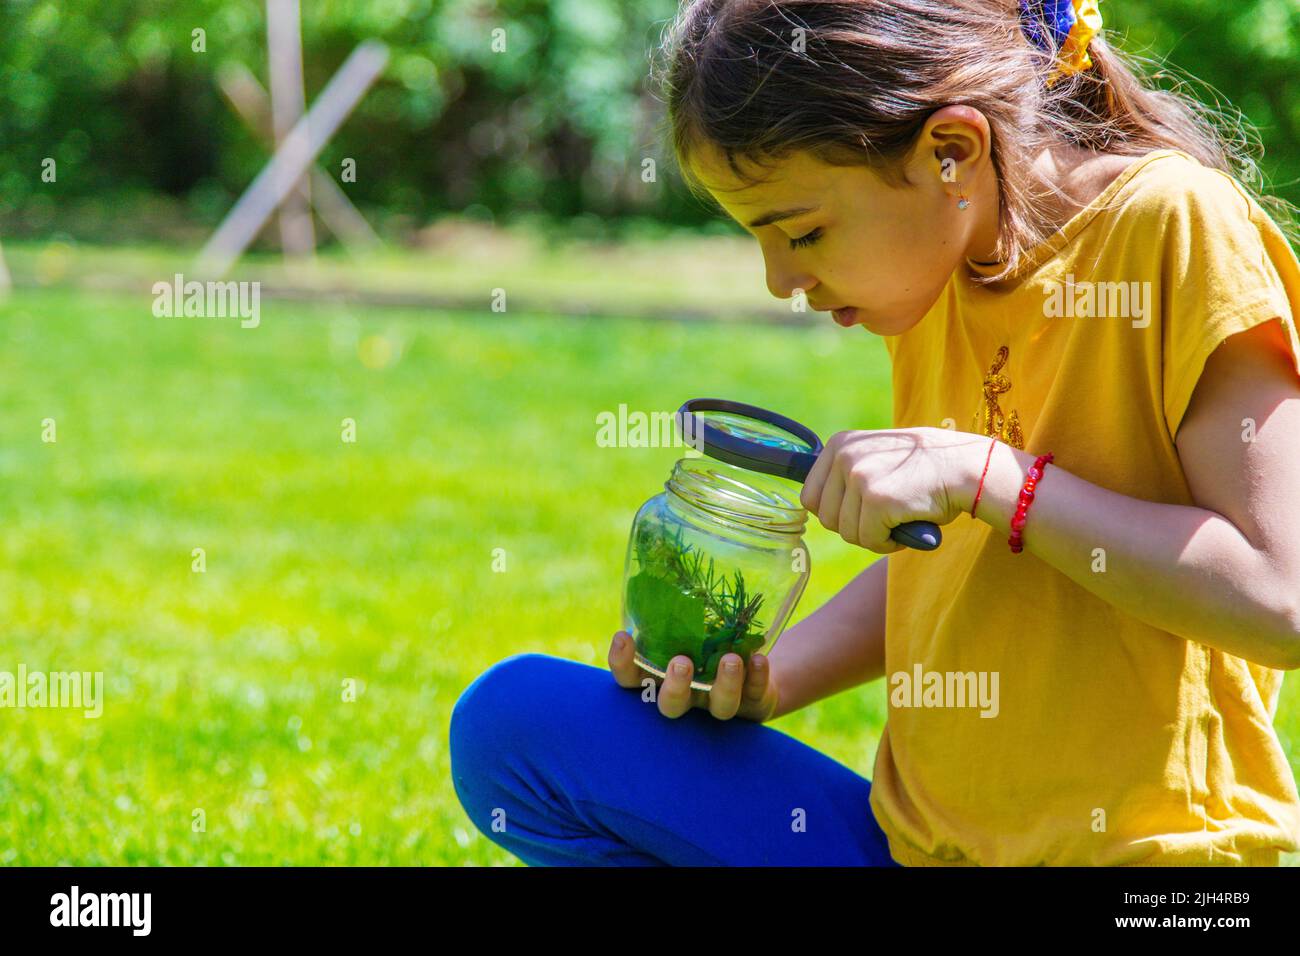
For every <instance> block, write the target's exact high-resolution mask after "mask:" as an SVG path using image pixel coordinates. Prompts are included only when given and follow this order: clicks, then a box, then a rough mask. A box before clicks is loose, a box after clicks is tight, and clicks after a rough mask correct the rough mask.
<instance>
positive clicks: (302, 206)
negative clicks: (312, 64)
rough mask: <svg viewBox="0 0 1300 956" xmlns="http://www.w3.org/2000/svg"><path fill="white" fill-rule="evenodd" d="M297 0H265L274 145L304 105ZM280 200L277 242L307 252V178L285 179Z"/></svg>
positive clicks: (295, 252)
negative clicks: (284, 192) (290, 181)
mask: <svg viewBox="0 0 1300 956" xmlns="http://www.w3.org/2000/svg"><path fill="white" fill-rule="evenodd" d="M300 21H301V15H300V12H299V9H298V0H266V48H267V59H268V62H269V64H270V77H271V122H272V127H273V129H274V131H275V147H276V149H279V148H280V147H281V146H283V145H284V140H285V137H287V136H288V135H289V132H290V130H292V129H293V126H294V124H295V123H297V122H298V120H299V119H301V118H302V114H303V110H305V109H306V107H307V95H306V92H305V91H304V89H303V80H302V27H301V22H300ZM286 185H287V186H290V187H292V188H290V189H289V192H288V194H287V195H286V196H285V198H284V202H282V203H281V204H280V244H281V246H282V248H283V249H284V251H285V253H286V254H287V255H290V256H310V255H311V254H312V252H313V250H314V249H315V246H316V236H315V233H314V232H313V229H312V223H311V194H310V192H309V191H308V186H307V180H306V179H299V180H297V181H296V182H294V183H288V184H286Z"/></svg>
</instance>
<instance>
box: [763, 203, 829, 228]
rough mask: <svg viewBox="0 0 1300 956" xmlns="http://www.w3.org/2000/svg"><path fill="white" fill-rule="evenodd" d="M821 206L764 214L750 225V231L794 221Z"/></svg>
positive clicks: (801, 207)
mask: <svg viewBox="0 0 1300 956" xmlns="http://www.w3.org/2000/svg"><path fill="white" fill-rule="evenodd" d="M820 208H821V206H800V207H798V208H797V209H782V210H780V211H773V212H768V213H764V214H763V215H761V216H759V217H758V218H757V219H755V220H754V221H753V222H751V223H750V224H749V228H750V229H757V228H758V227H759V226H770V225H771V224H772V223H774V222H780V221H781V220H782V219H793V218H794V217H795V216H802V215H803V214H804V213H806V212H816V211H817V210H818V209H820Z"/></svg>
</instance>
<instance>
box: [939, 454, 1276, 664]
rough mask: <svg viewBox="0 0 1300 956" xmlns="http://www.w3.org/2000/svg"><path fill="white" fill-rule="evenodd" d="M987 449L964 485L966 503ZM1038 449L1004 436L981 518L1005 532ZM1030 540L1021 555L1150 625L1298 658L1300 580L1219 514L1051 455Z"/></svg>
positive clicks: (1030, 520)
mask: <svg viewBox="0 0 1300 956" xmlns="http://www.w3.org/2000/svg"><path fill="white" fill-rule="evenodd" d="M987 451H988V446H987V444H983V445H981V447H980V451H979V454H978V456H977V457H978V459H979V461H978V463H977V464H975V465H974V473H973V474H972V475H969V476H968V477H967V478H966V480H965V481H964V482H963V491H962V493H963V495H965V500H964V502H963V505H964V507H965V510H966V511H968V512H969V511H970V502H971V499H972V498H973V497H974V491H975V487H976V485H977V484H978V481H979V472H980V471H981V470H982V469H983V466H984V461H985V457H986V455H987ZM1035 457H1036V456H1035V455H1033V454H1031V453H1029V452H1025V451H1021V450H1020V449H1018V448H1014V447H1012V446H1011V445H1008V444H1005V443H1003V442H998V443H997V445H996V447H995V449H994V452H993V456H992V460H991V461H990V462H989V466H988V476H987V477H986V478H985V480H984V489H983V492H982V493H981V495H980V500H979V505H978V509H977V511H976V517H977V518H979V519H980V520H981V521H984V522H986V523H987V524H989V525H991V526H992V527H993V529H994V531H995V533H996V534H998V535H1001V536H1002V538H1003V539H1004V540H1005V539H1006V537H1007V535H1008V534H1009V533H1010V531H1011V517H1012V516H1013V515H1014V514H1015V511H1016V504H1017V501H1018V500H1019V495H1020V488H1021V486H1022V485H1023V484H1024V480H1025V474H1026V472H1027V471H1028V469H1029V467H1030V466H1031V465H1032V464H1033V463H1034V459H1035ZM1021 539H1022V543H1023V545H1024V553H1023V554H1022V555H1020V557H1019V558H1018V559H1017V560H1023V559H1025V558H1027V557H1028V556H1029V555H1030V554H1032V555H1033V556H1034V557H1035V558H1038V559H1041V560H1043V561H1046V562H1047V563H1048V564H1050V565H1052V566H1053V567H1055V568H1056V569H1057V570H1059V571H1061V572H1062V573H1063V574H1065V575H1066V576H1068V577H1069V578H1070V579H1072V580H1073V581H1075V582H1076V583H1077V584H1079V585H1081V586H1083V587H1085V588H1087V589H1088V590H1089V591H1091V592H1092V593H1093V594H1095V595H1097V596H1098V597H1099V598H1101V599H1102V600H1104V601H1106V602H1107V603H1108V604H1111V605H1113V606H1114V607H1116V608H1118V609H1119V610H1121V611H1124V612H1125V613H1127V614H1130V615H1132V616H1133V617H1136V618H1138V619H1139V620H1141V621H1144V622H1146V623H1147V624H1150V625H1151V626H1153V627H1158V628H1160V629H1161V630H1164V631H1168V632H1170V633H1172V634H1177V635H1178V636H1180V637H1183V638H1185V639H1187V640H1191V641H1196V642H1197V643H1201V644H1206V645H1208V646H1210V647H1214V648H1217V649H1219V650H1222V651H1224V652H1226V653H1230V654H1234V655H1237V656H1239V657H1243V658H1245V659H1246V660H1248V661H1253V662H1255V663H1258V664H1263V665H1265V666H1269V667H1278V668H1282V669H1290V668H1294V667H1297V666H1300V635H1298V634H1297V632H1296V628H1297V620H1296V598H1297V591H1298V590H1300V582H1294V581H1288V580H1287V578H1286V576H1285V574H1284V573H1283V572H1282V571H1281V570H1279V568H1278V567H1277V566H1276V564H1275V563H1273V562H1271V561H1270V560H1269V557H1268V555H1267V554H1265V553H1263V552H1261V551H1259V550H1257V549H1256V548H1255V547H1254V546H1253V545H1252V544H1251V543H1250V541H1249V540H1248V539H1247V538H1246V537H1245V535H1243V534H1242V533H1241V531H1240V530H1239V529H1238V528H1237V527H1236V526H1235V525H1233V524H1232V523H1231V522H1230V521H1228V520H1227V519H1226V518H1224V517H1223V516H1222V515H1220V514H1218V513H1216V512H1213V511H1207V510H1205V509H1203V508H1196V507H1188V506H1185V505H1174V504H1163V503H1159V502H1152V501H1143V500H1141V499H1138V498H1130V497H1128V496H1127V495H1123V494H1119V493H1117V492H1114V491H1110V490H1108V489H1106V488H1102V487H1100V486H1098V485H1094V484H1092V483H1091V482H1089V481H1085V480H1084V479H1082V478H1079V477H1077V476H1075V475H1072V474H1070V473H1069V472H1068V471H1066V470H1064V469H1063V468H1060V467H1058V466H1057V465H1056V464H1055V463H1051V464H1048V465H1047V466H1046V468H1045V470H1044V473H1043V477H1042V479H1041V480H1040V481H1039V482H1038V487H1037V490H1036V491H1035V494H1034V501H1033V504H1032V506H1031V507H1030V509H1029V513H1028V517H1027V519H1026V522H1025V527H1024V530H1023V531H1022V533H1021ZM1030 560H1033V558H1030ZM1102 568H1104V570H1101V569H1102Z"/></svg>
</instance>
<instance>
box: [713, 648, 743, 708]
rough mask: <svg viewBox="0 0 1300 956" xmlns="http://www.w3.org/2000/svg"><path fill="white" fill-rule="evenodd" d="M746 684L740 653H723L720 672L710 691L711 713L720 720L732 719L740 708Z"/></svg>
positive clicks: (719, 664)
mask: <svg viewBox="0 0 1300 956" xmlns="http://www.w3.org/2000/svg"><path fill="white" fill-rule="evenodd" d="M744 685H745V664H744V662H743V661H742V660H741V659H740V655H739V654H723V655H722V660H720V661H719V662H718V673H717V676H715V677H714V678H713V689H712V690H711V691H709V713H710V714H712V715H713V716H714V717H717V718H718V719H719V720H730V719H731V718H732V717H735V716H736V711H738V710H740V697H741V691H742V690H743V689H744Z"/></svg>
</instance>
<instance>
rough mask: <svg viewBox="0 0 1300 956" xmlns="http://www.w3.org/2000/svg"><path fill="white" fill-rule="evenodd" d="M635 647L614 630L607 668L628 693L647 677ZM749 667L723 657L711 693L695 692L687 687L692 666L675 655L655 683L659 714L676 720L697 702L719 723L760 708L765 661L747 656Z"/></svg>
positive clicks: (733, 656) (738, 659) (765, 678)
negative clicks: (740, 712)
mask: <svg viewBox="0 0 1300 956" xmlns="http://www.w3.org/2000/svg"><path fill="white" fill-rule="evenodd" d="M635 658H636V646H635V644H634V642H633V640H632V638H631V636H630V635H629V634H628V633H627V632H626V631H617V632H616V633H615V634H614V638H613V640H612V641H611V642H610V647H609V669H610V672H611V673H612V674H613V675H614V680H615V682H617V683H618V685H619V686H620V687H625V688H627V689H629V690H639V689H641V688H642V687H643V686H644V684H643V682H644V681H645V679H646V678H647V677H650V676H651V675H649V674H648V673H647V672H646V671H644V670H642V669H641V668H640V667H638V666H637V663H636V659H635ZM750 660H751V662H752V663H751V666H750V667H746V666H745V662H744V661H743V660H742V659H741V657H740V655H739V654H724V655H723V656H722V660H721V661H719V663H718V673H717V675H716V676H715V677H714V679H713V689H712V690H711V691H697V690H695V689H694V688H692V687H691V679H692V678H693V677H694V676H695V666H694V663H693V662H692V661H691V659H690V658H689V657H687V656H686V655H684V654H678V655H677V656H676V657H674V658H673V659H672V660H671V661H669V662H668V676H667V677H665V678H664V679H663V680H662V681H661V682H660V683H659V689H658V691H657V692H656V701H657V703H658V706H659V712H660V713H661V714H663V715H664V716H665V717H673V718H676V717H680V716H682V714H684V713H686V712H687V711H689V710H690V709H691V708H692V707H695V706H696V704H697V701H698V702H699V703H700V704H702V705H707V707H708V710H709V713H710V714H712V715H713V716H714V717H716V718H718V719H719V720H730V719H732V718H733V717H735V716H736V714H737V713H738V712H739V711H740V709H741V708H742V707H746V708H747V709H748V710H757V709H759V708H761V704H762V700H763V697H764V695H765V694H766V693H767V686H768V673H769V672H768V666H767V658H765V657H763V656H762V655H759V654H755V655H753V656H751V658H750Z"/></svg>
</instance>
